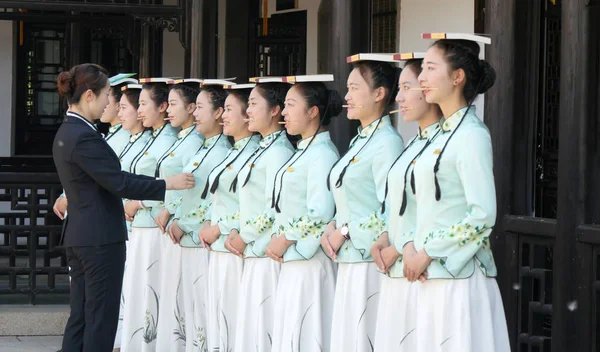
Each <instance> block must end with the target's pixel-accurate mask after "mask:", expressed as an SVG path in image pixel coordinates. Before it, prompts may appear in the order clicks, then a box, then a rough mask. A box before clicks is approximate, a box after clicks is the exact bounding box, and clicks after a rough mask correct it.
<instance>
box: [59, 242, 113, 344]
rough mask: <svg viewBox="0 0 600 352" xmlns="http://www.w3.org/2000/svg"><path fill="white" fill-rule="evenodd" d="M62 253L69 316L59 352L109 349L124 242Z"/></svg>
mask: <svg viewBox="0 0 600 352" xmlns="http://www.w3.org/2000/svg"><path fill="white" fill-rule="evenodd" d="M66 252H67V260H68V262H69V266H70V267H71V272H70V275H71V315H70V316H69V320H68V321H67V326H66V328H65V335H64V337H63V344H62V349H63V352H81V351H84V352H88V351H89V352H92V351H93V352H105V351H106V352H110V351H112V350H113V346H114V341H115V334H116V332H117V323H118V320H119V307H120V298H121V286H122V284H123V272H124V269H125V242H119V243H114V244H109V245H103V246H95V247H67V249H66Z"/></svg>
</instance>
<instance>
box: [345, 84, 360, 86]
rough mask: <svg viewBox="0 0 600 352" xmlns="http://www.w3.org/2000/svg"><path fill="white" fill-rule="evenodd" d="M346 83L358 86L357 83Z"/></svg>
mask: <svg viewBox="0 0 600 352" xmlns="http://www.w3.org/2000/svg"><path fill="white" fill-rule="evenodd" d="M347 85H349V86H358V85H359V84H358V83H348V84H347Z"/></svg>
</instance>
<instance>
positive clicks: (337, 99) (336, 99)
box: [323, 89, 343, 125]
mask: <svg viewBox="0 0 600 352" xmlns="http://www.w3.org/2000/svg"><path fill="white" fill-rule="evenodd" d="M327 94H328V95H329V100H328V101H327V116H324V120H323V124H324V125H327V124H328V123H329V122H330V121H331V119H332V118H333V117H336V116H338V115H339V114H340V113H341V112H342V104H343V101H342V97H341V96H340V93H338V91H337V90H333V89H328V90H327ZM325 122H327V123H325Z"/></svg>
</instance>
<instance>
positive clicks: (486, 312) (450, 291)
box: [402, 268, 510, 352]
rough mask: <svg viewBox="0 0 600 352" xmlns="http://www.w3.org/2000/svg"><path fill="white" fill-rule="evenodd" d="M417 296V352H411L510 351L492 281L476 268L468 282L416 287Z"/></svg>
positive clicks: (435, 282) (434, 282) (438, 282)
mask: <svg viewBox="0 0 600 352" xmlns="http://www.w3.org/2000/svg"><path fill="white" fill-rule="evenodd" d="M417 295H418V306H417V309H418V312H417V314H416V315H415V316H414V317H415V320H416V326H415V333H416V336H415V338H416V348H415V349H413V350H410V351H411V352H413V351H414V352H430V351H441V352H446V351H461V352H480V351H486V352H508V351H510V344H509V341H508V331H507V327H506V318H505V316H504V308H503V305H502V298H501V297H500V291H499V289H498V284H497V283H496V279H495V278H488V277H485V276H484V275H483V273H482V272H481V270H479V269H478V268H476V269H475V273H474V274H473V275H472V276H471V277H470V278H468V279H454V280H451V279H440V280H430V281H427V282H425V283H424V284H418V291H417ZM402 351H404V349H402ZM406 351H408V350H406Z"/></svg>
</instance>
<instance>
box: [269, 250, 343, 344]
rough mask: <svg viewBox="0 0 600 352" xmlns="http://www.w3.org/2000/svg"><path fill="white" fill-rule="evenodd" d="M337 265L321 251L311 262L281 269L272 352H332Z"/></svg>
mask: <svg viewBox="0 0 600 352" xmlns="http://www.w3.org/2000/svg"><path fill="white" fill-rule="evenodd" d="M334 294H335V270H334V263H333V262H332V261H331V260H330V259H329V257H327V256H326V255H325V253H323V251H321V250H318V251H317V254H315V256H314V257H312V258H311V259H309V260H299V261H291V262H286V263H283V264H282V265H281V273H280V274H279V283H278V284H277V293H276V297H275V320H274V328H273V351H277V352H313V351H324V352H327V351H329V346H330V336H331V317H332V314H333V296H334Z"/></svg>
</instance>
